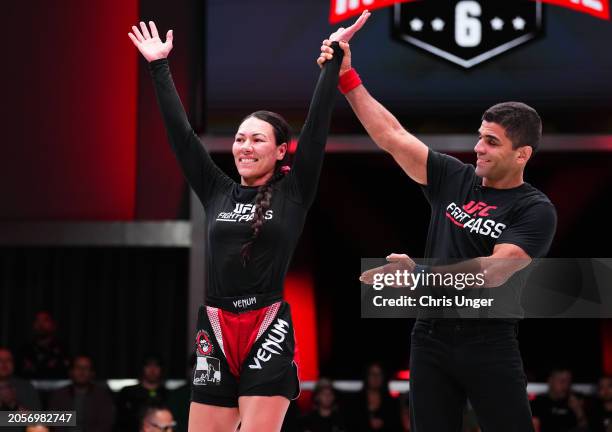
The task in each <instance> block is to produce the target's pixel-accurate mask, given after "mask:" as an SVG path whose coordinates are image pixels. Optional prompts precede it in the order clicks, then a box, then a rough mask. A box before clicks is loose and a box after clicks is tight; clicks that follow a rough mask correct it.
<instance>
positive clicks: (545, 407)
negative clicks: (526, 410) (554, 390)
mask: <svg viewBox="0 0 612 432" xmlns="http://www.w3.org/2000/svg"><path fill="white" fill-rule="evenodd" d="M531 413H532V415H533V416H534V417H537V418H538V419H539V420H540V432H569V431H570V430H571V429H572V428H574V427H575V426H576V424H577V422H576V415H575V414H574V412H573V411H572V410H571V409H570V407H569V405H568V403H567V399H559V400H553V399H551V398H550V396H548V395H539V396H537V397H536V398H535V399H534V400H533V401H532V402H531Z"/></svg>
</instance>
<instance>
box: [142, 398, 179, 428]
mask: <svg viewBox="0 0 612 432" xmlns="http://www.w3.org/2000/svg"><path fill="white" fill-rule="evenodd" d="M140 412H141V414H140V428H139V429H138V430H139V431H140V432H174V428H175V427H176V422H175V421H174V418H173V417H172V412H171V411H170V409H169V408H167V407H165V406H163V405H150V406H144V407H142V408H141V410H140Z"/></svg>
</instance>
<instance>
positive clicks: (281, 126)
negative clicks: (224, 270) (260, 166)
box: [240, 111, 291, 267]
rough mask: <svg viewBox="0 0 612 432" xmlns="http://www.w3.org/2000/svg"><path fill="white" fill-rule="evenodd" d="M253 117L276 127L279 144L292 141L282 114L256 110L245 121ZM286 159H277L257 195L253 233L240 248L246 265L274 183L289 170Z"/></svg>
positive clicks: (269, 201) (270, 197) (262, 222)
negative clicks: (269, 176)
mask: <svg viewBox="0 0 612 432" xmlns="http://www.w3.org/2000/svg"><path fill="white" fill-rule="evenodd" d="M251 117H254V118H256V119H259V120H262V121H265V122H266V123H269V124H270V125H271V126H272V129H274V138H275V139H276V145H277V146H279V145H281V144H283V143H287V145H289V143H290V141H291V127H290V126H289V123H287V121H286V120H285V119H284V118H282V117H281V116H280V115H278V114H276V113H274V112H271V111H255V112H254V113H252V114H249V115H248V116H246V117H245V118H244V120H243V122H244V121H245V120H247V119H249V118H251ZM286 158H287V154H285V159H286ZM285 159H283V160H280V161H277V163H276V168H275V170H274V174H273V175H272V177H271V178H270V179H269V180H268V181H267V182H266V183H265V184H263V185H261V186H260V187H259V189H258V190H257V195H256V196H255V211H254V216H253V220H252V222H251V228H252V230H253V234H252V235H251V238H250V239H249V240H248V241H247V242H246V243H244V244H243V245H242V248H241V249H240V257H241V259H242V265H243V266H245V267H246V265H247V263H248V262H249V259H250V258H251V250H252V248H253V244H254V243H255V240H257V237H258V236H259V233H260V232H261V228H262V226H263V224H264V220H265V215H266V211H267V210H268V209H269V208H270V204H271V202H272V191H273V189H274V183H276V182H277V181H279V180H280V179H282V178H283V177H284V176H285V174H286V173H287V171H288V167H286V166H283V161H284V160H285Z"/></svg>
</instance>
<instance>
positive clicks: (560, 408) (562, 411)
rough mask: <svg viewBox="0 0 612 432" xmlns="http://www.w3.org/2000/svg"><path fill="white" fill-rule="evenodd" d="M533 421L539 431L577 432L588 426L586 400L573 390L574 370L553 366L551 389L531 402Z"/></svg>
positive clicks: (549, 381) (549, 384)
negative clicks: (585, 408) (554, 367)
mask: <svg viewBox="0 0 612 432" xmlns="http://www.w3.org/2000/svg"><path fill="white" fill-rule="evenodd" d="M531 411H532V413H533V422H534V425H535V428H536V430H537V431H538V432H575V431H576V430H584V429H585V428H587V426H588V424H587V419H586V415H585V411H584V399H583V398H582V397H581V396H580V395H576V394H574V393H572V372H571V371H570V370H569V369H564V368H557V369H553V370H552V371H551V373H550V375H549V377H548V392H547V393H545V394H541V395H538V396H537V397H536V398H535V399H534V400H533V401H532V403H531Z"/></svg>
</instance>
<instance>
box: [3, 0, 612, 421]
mask: <svg viewBox="0 0 612 432" xmlns="http://www.w3.org/2000/svg"><path fill="white" fill-rule="evenodd" d="M379 2H380V3H385V4H386V5H387V6H385V7H380V8H376V3H377V2H376V0H374V1H371V0H370V1H368V2H364V3H367V4H369V5H371V6H370V7H371V8H372V9H374V10H373V15H372V17H371V18H370V20H369V21H368V23H367V24H366V26H365V27H364V28H363V30H361V31H360V32H359V33H358V34H357V36H356V37H355V39H354V40H353V41H352V42H351V49H352V52H353V66H354V67H355V68H356V69H358V70H359V73H360V75H361V77H362V79H363V81H364V84H365V85H366V87H367V88H368V90H369V91H370V93H371V94H372V95H373V96H374V97H376V98H377V99H378V100H379V101H380V102H381V103H382V104H383V105H385V106H386V107H387V108H388V109H389V110H390V111H391V112H392V113H394V114H395V115H396V116H397V117H398V119H399V120H400V121H401V123H402V124H403V125H404V127H405V128H407V129H408V130H409V131H411V132H412V133H414V134H415V135H417V136H418V137H419V138H420V139H421V140H422V141H423V142H425V143H426V144H428V145H429V146H431V147H433V148H434V149H436V150H438V151H442V152H445V153H449V154H451V155H453V156H456V157H457V158H459V159H461V160H462V161H465V162H468V163H474V162H475V154H474V146H475V144H476V142H477V134H478V133H477V130H478V127H479V126H480V122H481V116H482V113H483V111H484V110H485V109H486V108H488V107H489V106H491V105H493V104H495V103H498V102H501V101H507V100H518V101H522V102H525V103H527V104H529V105H531V106H533V107H534V108H536V109H537V110H538V112H539V114H540V115H541V117H542V120H543V127H544V131H543V132H544V133H543V136H544V138H543V143H542V147H541V150H540V151H539V152H538V154H537V155H536V157H535V158H534V160H533V161H531V162H530V163H529V165H528V166H527V169H526V177H525V180H526V181H527V182H529V183H531V184H532V185H534V186H535V187H537V188H539V189H540V190H542V191H543V192H544V193H545V194H547V195H548V197H549V198H550V200H551V201H552V202H553V203H554V205H555V207H556V210H557V213H558V227H557V232H556V236H555V238H554V241H553V244H552V247H551V250H550V252H549V255H548V256H549V257H556V258H600V257H601V258H605V257H609V256H610V242H611V241H612V235H611V234H612V229H611V228H610V213H609V212H610V210H609V208H610V205H609V204H610V197H611V196H612V80H610V77H611V76H612V52H611V51H610V47H609V41H610V40H612V22H611V21H610V19H609V17H606V16H602V13H599V16H596V15H597V13H595V14H594V13H589V11H588V10H580V8H579V7H578V6H577V7H578V9H576V8H569V7H563V5H561V3H568V4H569V3H572V4H575V3H588V2H570V1H568V2H563V1H558V2H547V3H539V2H535V1H526V2H524V1H523V2H521V1H517V2H516V3H517V4H519V3H521V4H522V3H526V4H527V6H525V5H522V6H521V7H527V8H529V7H535V6H536V5H537V6H538V7H539V8H540V9H539V12H538V13H540V14H541V15H540V16H539V20H540V21H539V22H537V23H535V22H532V23H528V24H527V27H529V26H531V27H530V28H529V30H530V31H531V33H532V34H531V36H532V37H529V38H525V41H524V42H521V43H520V44H517V45H516V46H513V47H512V48H511V49H508V50H499V51H500V52H496V53H495V55H492V56H491V57H490V58H486V59H485V60H483V61H481V62H478V63H477V64H474V65H472V66H470V67H465V66H462V65H460V64H457V63H454V62H453V61H449V60H448V58H444V56H441V55H439V54H440V52H441V51H443V49H441V48H439V49H438V50H437V51H436V50H434V51H435V52H432V51H431V50H430V51H428V50H427V49H424V48H423V47H419V46H416V45H414V44H411V43H410V42H409V41H408V40H407V39H409V38H405V37H404V38H403V36H402V35H404V33H410V31H413V30H414V29H410V28H409V29H402V28H398V26H399V25H401V24H398V16H399V14H402V13H404V14H410V13H412V12H411V11H410V10H408V9H406V10H403V11H402V10H401V8H402V7H406V8H408V7H410V6H411V5H412V3H411V2H408V3H402V5H403V6H402V5H400V4H399V3H398V4H395V5H392V4H391V2H389V1H386V2H385V1H380V0H379ZM340 3H343V2H342V1H341V0H338V1H334V2H331V1H330V0H311V1H292V2H289V1H284V2H281V1H276V0H258V1H253V0H248V1H247V0H233V1H223V0H200V1H194V0H176V1H175V2H172V3H171V4H170V3H169V2H164V1H161V0H140V1H139V0H122V1H118V0H106V1H100V0H92V1H89V2H82V1H75V0H65V1H61V2H10V3H7V4H5V5H3V6H2V9H3V14H2V15H3V18H4V19H3V21H4V26H3V27H4V29H3V30H4V32H3V33H4V42H5V43H4V44H3V46H4V50H5V53H4V60H3V66H2V82H3V83H4V90H3V94H4V96H3V101H2V104H1V110H2V111H1V118H2V132H3V134H2V137H3V139H2V141H3V144H2V145H3V156H2V157H1V158H0V176H1V180H2V181H1V182H0V197H1V199H0V347H2V348H0V388H1V386H2V385H3V384H4V383H8V382H9V381H8V378H7V377H6V373H5V376H3V375H2V373H3V370H4V371H6V370H7V368H8V366H6V365H7V364H8V360H7V359H6V357H7V356H6V354H7V352H9V351H10V354H11V357H12V363H13V364H14V376H23V377H24V378H27V379H28V380H30V381H32V383H33V385H34V387H35V388H36V392H37V398H38V401H37V402H36V404H35V405H32V406H29V407H28V406H27V403H25V402H23V401H21V402H20V403H21V406H22V408H29V409H35V408H37V410H43V409H52V408H53V407H54V406H56V405H53V401H56V400H57V398H56V397H55V396H54V392H57V390H58V389H59V388H61V387H62V386H64V385H67V384H70V382H69V381H68V380H69V379H73V377H72V373H73V372H71V371H72V370H73V366H74V362H72V363H67V361H68V360H70V359H74V357H75V356H77V357H78V356H81V357H83V356H84V357H87V358H89V359H90V360H91V363H92V365H93V368H95V381H96V382H98V383H100V385H103V386H108V387H109V388H110V390H111V391H112V399H111V403H110V405H108V407H107V409H109V410H111V409H112V411H113V412H114V414H113V415H112V416H113V418H114V422H113V423H112V424H108V425H107V426H106V428H105V429H104V428H100V429H99V430H126V431H127V430H133V429H131V426H129V425H126V424H127V423H126V424H124V422H123V419H122V418H121V416H122V415H124V414H122V409H121V403H122V396H121V393H120V391H121V389H122V388H124V387H126V386H128V385H133V384H136V380H137V379H138V378H141V375H142V371H143V365H150V364H156V365H160V366H161V371H162V372H161V373H162V379H163V380H167V382H166V386H167V388H168V389H169V390H168V393H165V392H161V391H158V393H160V394H162V393H163V397H164V398H166V399H165V400H164V402H165V403H167V404H170V405H171V406H172V407H176V408H173V409H174V411H173V413H174V416H175V418H176V419H177V421H178V422H179V424H178V426H177V429H178V430H187V428H186V423H185V418H186V417H185V416H186V411H187V409H188V403H189V402H188V401H189V399H188V395H186V394H187V393H186V390H185V389H186V388H187V387H181V386H183V385H185V383H187V385H188V383H189V374H190V373H191V372H190V371H191V366H190V365H191V358H192V353H193V351H194V336H195V334H194V329H195V320H196V313H197V308H198V306H199V304H201V303H202V300H203V298H204V292H205V291H204V290H205V286H204V280H205V276H206V269H205V268H204V262H205V256H206V254H207V251H206V250H205V248H204V235H205V233H204V218H205V215H204V212H203V209H202V208H201V205H200V203H199V202H198V201H197V199H196V198H195V196H193V195H192V194H191V192H190V190H189V188H188V186H187V184H186V182H185V181H184V178H183V176H182V174H181V172H180V170H179V167H178V165H177V163H176V161H175V159H174V156H173V155H172V153H171V151H170V148H169V146H168V141H167V137H166V133H165V130H164V126H163V123H162V119H161V116H160V114H159V110H158V106H157V102H156V99H155V95H154V93H153V86H152V84H151V79H150V74H149V71H148V67H147V64H146V61H145V60H144V59H142V57H141V56H140V55H139V53H138V51H137V50H136V49H135V48H134V46H133V45H132V43H131V42H130V40H129V39H128V37H127V33H128V31H130V28H131V26H132V25H133V24H136V23H137V22H138V21H140V20H144V21H148V20H154V21H155V22H156V24H157V27H158V28H159V29H160V34H164V35H165V33H166V31H167V29H170V28H171V29H173V30H174V49H173V51H172V52H171V54H170V56H169V60H170V66H171V70H172V74H173V77H174V80H175V83H176V86H177V89H178V91H179V94H180V95H181V98H182V101H183V104H184V105H185V108H186V110H187V112H188V115H189V118H190V121H191V123H192V125H193V127H194V129H195V130H196V131H197V132H198V134H199V135H200V137H201V138H202V141H203V143H204V144H205V145H206V146H207V148H208V149H209V150H210V151H211V152H212V153H213V158H214V160H215V161H216V162H217V163H218V165H219V166H220V167H221V168H222V169H223V170H224V171H225V172H227V173H228V174H230V175H231V176H232V177H233V178H234V179H236V180H238V179H239V176H238V174H237V171H236V168H235V166H234V160H233V157H232V154H231V145H232V142H233V135H234V133H235V131H236V128H237V126H238V125H239V124H240V122H241V120H242V119H243V118H244V117H245V116H246V115H247V114H249V113H250V112H253V111H255V110H258V109H267V110H271V111H276V112H279V113H280V114H282V115H283V116H284V117H285V118H287V119H288V120H289V121H290V123H291V124H292V126H293V127H294V130H295V131H296V133H297V131H299V129H300V127H301V125H302V122H303V120H304V118H305V116H306V112H307V107H308V103H309V100H310V96H311V94H312V91H313V89H314V85H315V83H316V79H317V76H318V73H319V68H318V67H317V65H316V63H315V60H316V58H317V57H318V54H319V47H320V45H321V41H322V40H323V39H324V38H326V37H327V36H328V35H329V34H330V33H331V32H332V31H334V29H336V28H337V27H338V26H340V25H342V26H348V25H349V24H350V23H351V22H352V20H353V19H354V18H353V16H351V17H350V18H347V19H345V20H340V19H341V18H342V14H340V15H339V18H338V20H339V22H338V23H331V22H330V21H334V20H335V18H334V17H333V15H334V14H333V12H334V8H335V10H336V11H340V10H341V9H342V7H343V6H342V4H340ZM344 3H346V6H345V8H346V9H347V10H350V9H351V8H353V9H355V8H359V7H362V6H364V5H361V4H360V3H359V1H353V0H347V1H346V2H344ZM457 3H461V2H458V1H447V2H440V1H435V0H422V1H420V2H416V3H415V5H417V4H420V6H419V7H421V8H422V9H423V10H425V9H426V6H427V4H431V5H433V6H431V7H435V8H438V9H439V10H443V9H444V10H445V8H446V9H448V10H449V11H452V7H454V6H456V4H457ZM469 3H478V4H482V5H481V6H482V9H483V11H484V12H483V16H486V17H487V19H486V20H485V19H484V18H483V20H482V26H483V28H484V27H485V26H489V18H488V17H489V16H490V17H493V16H497V15H499V16H500V17H501V18H502V19H507V21H506V22H505V24H506V27H507V28H506V30H507V31H510V27H509V26H510V23H511V21H510V20H512V19H514V18H515V15H517V13H516V11H514V10H512V8H511V7H509V6H508V5H506V4H505V3H507V2H489V1H487V2H484V1H480V2H474V1H471V2H469ZM485 3H486V6H485ZM498 3H499V4H498ZM549 3H557V4H549ZM595 3H601V4H602V7H603V8H604V12H605V11H607V10H609V9H608V5H607V1H605V2H595ZM449 5H450V6H449ZM496 5H497V6H496ZM496 8H498V9H496ZM583 9H585V8H583ZM419 12H421V10H419ZM414 13H416V12H414ZM423 13H425V12H423ZM440 13H441V14H442V12H440ZM449 16H452V14H449ZM504 17H507V18H504ZM409 19H413V18H411V17H408V18H406V19H405V20H409ZM491 19H492V18H491ZM423 20H425V18H423ZM402 22H403V21H402ZM446 24H447V29H448V30H446V29H444V30H440V31H439V32H440V33H441V34H440V35H438V34H436V35H434V36H435V37H434V38H433V39H432V40H433V42H432V44H434V42H435V43H437V44H442V45H443V44H447V46H450V47H451V48H452V45H453V43H454V42H453V32H452V31H451V30H450V28H451V26H452V25H453V23H452V22H447V23H446ZM454 25H455V26H458V25H459V23H457V22H455V23H454ZM415 28H417V27H415ZM487 28H488V29H489V30H487V31H485V30H483V31H482V36H481V37H482V39H483V40H482V41H480V43H482V44H484V43H485V39H486V38H494V37H497V35H495V34H493V35H492V33H491V32H492V31H491V30H490V28H491V27H490V26H489V27H487ZM514 30H516V31H519V30H518V29H514ZM514 30H513V31H514ZM445 31H447V33H448V34H442V33H444V32H445ZM500 31H501V30H500ZM413 32H414V31H413ZM445 38H446V39H445ZM494 42H495V40H494V41H493V42H491V41H490V40H489V42H488V43H494ZM500 44H501V42H500ZM444 49H447V48H444ZM449 49H450V48H449ZM429 215H430V210H429V205H428V203H427V201H426V199H425V197H424V196H423V194H422V192H421V190H420V188H419V187H418V185H416V184H415V183H414V182H412V181H411V180H410V179H409V178H408V177H407V176H406V175H405V173H404V172H403V171H402V170H401V168H399V167H398V166H397V165H396V163H395V162H394V161H393V159H392V158H391V156H389V155H388V154H386V153H384V152H383V151H381V150H379V149H378V148H377V147H376V145H375V144H374V143H373V142H372V141H371V140H370V139H369V137H368V136H367V134H366V133H365V131H364V129H363V128H362V126H361V125H360V123H359V121H358V120H357V118H356V117H355V116H354V114H353V112H352V110H351V109H350V107H349V105H348V103H347V102H346V100H345V99H344V98H343V97H342V96H341V95H340V93H338V96H337V104H336V108H335V110H334V113H333V117H332V123H331V130H330V136H329V140H328V144H327V150H326V156H325V163H324V166H323V171H322V174H321V179H320V183H319V189H318V193H317V197H316V199H315V201H314V204H313V206H312V208H311V209H310V212H309V214H308V217H307V221H306V225H305V227H304V231H303V233H302V236H301V239H300V242H299V245H298V248H297V249H296V251H295V254H294V257H293V259H292V264H291V267H290V271H289V275H288V278H287V280H286V284H285V289H286V297H287V299H288V301H289V302H290V303H291V304H292V308H293V313H294V321H295V327H296V334H297V339H298V341H299V344H300V354H301V360H302V366H301V370H300V374H301V378H302V388H303V391H302V394H301V396H300V398H299V399H298V401H297V403H296V404H295V406H293V405H292V407H291V409H290V410H289V413H288V414H287V419H286V424H285V427H284V428H285V429H286V430H301V429H299V426H297V424H298V423H299V421H298V418H299V416H301V415H303V414H306V413H307V412H309V411H310V410H311V409H312V403H313V401H312V390H313V389H314V386H315V383H316V382H317V380H319V379H320V378H329V379H330V380H332V381H333V383H334V386H335V388H336V390H337V392H338V393H337V397H338V399H339V400H340V409H345V410H346V412H347V413H346V414H345V415H346V416H347V417H350V412H351V411H350V410H351V406H352V405H351V404H353V403H357V402H355V400H357V399H358V397H357V395H358V394H359V393H358V392H359V391H360V389H361V388H362V385H363V382H364V378H365V377H366V368H368V365H371V364H372V362H378V363H377V364H379V365H380V367H381V368H382V370H383V371H384V374H385V376H386V378H387V379H388V380H390V387H389V388H390V393H391V395H392V399H393V401H394V402H396V404H397V412H396V413H395V414H393V415H395V416H396V417H397V419H398V425H397V427H396V429H391V428H388V429H384V430H409V429H407V427H408V426H407V424H405V423H406V422H405V417H406V415H405V413H406V409H405V407H406V404H407V402H406V392H407V390H408V388H409V375H410V373H409V366H408V365H409V353H410V332H411V329H412V326H413V324H414V320H410V319H362V318H361V317H360V301H361V299H360V295H359V292H360V283H359V279H358V278H359V274H360V272H361V267H360V265H361V258H367V257H384V256H386V255H388V254H389V253H391V252H396V253H406V254H408V255H409V256H411V257H421V256H422V255H423V252H424V247H425V240H426V234H427V226H428V224H429ZM609 288H610V289H612V287H609ZM41 328H42V330H41ZM45 329H46V330H45ZM45 331H49V332H50V333H53V338H54V342H53V343H57V344H58V345H57V346H58V350H59V351H58V352H56V354H57V356H56V358H55V360H58V361H59V365H57V367H56V368H54V369H53V368H52V369H53V371H54V372H53V373H50V374H49V375H48V376H44V374H43V375H39V374H36V373H33V372H32V371H31V370H30V372H28V364H27V361H28V355H31V354H32V352H31V351H32V349H34V352H35V353H37V354H35V355H39V354H40V352H37V351H36V349H35V348H33V347H35V346H36V340H37V337H40V333H41V332H43V333H44V332H45ZM36 335H39V336H36ZM519 340H520V346H521V353H522V356H523V363H524V368H525V372H526V374H527V379H528V381H529V384H530V386H529V387H528V391H529V393H530V397H532V398H533V397H535V395H536V394H538V393H546V392H547V391H548V385H547V382H548V380H549V376H550V375H551V372H552V371H553V370H562V371H569V372H571V375H572V379H573V383H574V384H575V386H574V391H575V392H576V393H577V394H579V395H580V398H581V400H584V401H585V402H584V403H585V406H587V407H588V406H591V405H595V404H596V403H597V402H598V401H597V399H598V398H599V397H600V396H599V395H598V391H597V388H598V384H599V382H600V378H601V377H603V376H606V375H610V374H612V321H610V320H609V319H596V318H591V319H587V318H584V319H526V320H524V321H522V322H521V324H520V335H519ZM2 353H4V358H3V357H2V355H3V354H2ZM58 353H59V354H58ZM3 359H4V360H3ZM52 360H53V359H52ZM3 361H4V363H3ZM3 364H4V366H3ZM3 367H4V369H3ZM181 391H182V392H183V393H181ZM0 393H1V392H0ZM17 393H18V394H19V392H17ZM185 395H186V396H185ZM3 397H4V396H3ZM181 398H182V399H181ZM34 399H36V398H34ZM8 400H9V399H7V398H5V400H3V399H0V409H4V408H5V406H6V407H8V406H9V405H10V404H8V402H7V401H8ZM5 402H6V403H5ZM13 406H14V405H13ZM7 409H8V408H7ZM62 409H63V408H62ZM100 409H102V408H100ZM363 409H365V408H363ZM587 411H588V409H587ZM432 413H434V408H433V407H432ZM469 414H470V411H469V407H468V408H466V421H465V430H466V431H477V430H479V429H478V426H477V423H474V421H472V422H471V423H470V418H469ZM82 421H84V417H83V420H82ZM402 422H403V423H402ZM400 424H401V426H400ZM402 428H403V429H402ZM0 429H1V428H0ZM81 430H94V429H92V428H90V427H89V426H87V425H85V424H83V425H82V426H81ZM134 430H135V429H134ZM347 430H374V429H367V428H359V427H355V428H354V429H351V428H350V427H347ZM564 430H565V429H563V430H561V429H559V431H560V432H563V431H564ZM591 430H593V431H595V430H599V429H591ZM568 431H569V429H568Z"/></svg>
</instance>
